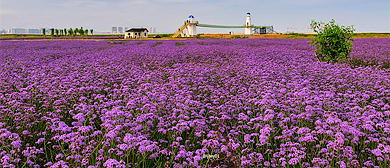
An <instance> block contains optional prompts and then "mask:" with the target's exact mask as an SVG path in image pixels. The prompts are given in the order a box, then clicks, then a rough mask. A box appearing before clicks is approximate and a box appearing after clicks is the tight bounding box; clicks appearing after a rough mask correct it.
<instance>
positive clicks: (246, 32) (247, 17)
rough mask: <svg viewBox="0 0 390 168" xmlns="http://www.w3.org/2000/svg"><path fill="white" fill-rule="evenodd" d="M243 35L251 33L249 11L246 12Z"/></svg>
mask: <svg viewBox="0 0 390 168" xmlns="http://www.w3.org/2000/svg"><path fill="white" fill-rule="evenodd" d="M245 26H246V28H245V35H251V34H252V24H251V13H249V12H248V13H246V23H245Z"/></svg>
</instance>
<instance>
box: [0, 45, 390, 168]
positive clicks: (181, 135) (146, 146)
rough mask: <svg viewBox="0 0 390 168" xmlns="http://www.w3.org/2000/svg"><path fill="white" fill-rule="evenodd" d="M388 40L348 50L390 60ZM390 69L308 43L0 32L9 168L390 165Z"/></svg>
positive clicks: (1, 140) (0, 145) (1, 139)
mask: <svg viewBox="0 0 390 168" xmlns="http://www.w3.org/2000/svg"><path fill="white" fill-rule="evenodd" d="M389 53H390V41H389V39H357V40H355V45H354V47H353V51H352V57H354V58H359V59H364V60H370V59H372V60H378V61H388V60H389V58H390V56H389ZM389 86H390V72H389V71H388V70H386V69H379V68H376V67H359V68H351V67H350V65H348V64H327V63H321V62H317V61H316V59H315V57H314V52H313V48H312V47H311V46H310V45H309V44H308V40H304V39H300V40H293V39H285V40H283V39H242V40H188V41H184V42H182V43H181V45H177V43H176V42H175V41H126V42H123V43H118V44H113V43H109V42H108V41H3V42H1V45H0V164H2V165H3V167H23V166H24V167H90V168H93V167H216V166H219V167H294V166H296V167H388V166H389V164H390V105H389V104H390V103H389V102H390V88H389Z"/></svg>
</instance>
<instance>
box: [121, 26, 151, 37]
mask: <svg viewBox="0 0 390 168" xmlns="http://www.w3.org/2000/svg"><path fill="white" fill-rule="evenodd" d="M148 33H149V31H148V29H147V28H131V29H130V30H126V32H125V39H140V38H147V37H148Z"/></svg>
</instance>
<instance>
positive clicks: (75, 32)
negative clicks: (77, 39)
mask: <svg viewBox="0 0 390 168" xmlns="http://www.w3.org/2000/svg"><path fill="white" fill-rule="evenodd" d="M89 33H90V34H91V35H93V29H89V30H88V29H83V27H81V28H75V29H72V28H69V29H66V28H64V29H54V28H51V29H50V36H53V37H55V36H57V37H58V36H84V35H86V36H88V34H89ZM42 34H43V35H44V36H46V29H45V28H43V29H42Z"/></svg>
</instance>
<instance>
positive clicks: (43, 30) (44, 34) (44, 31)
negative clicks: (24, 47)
mask: <svg viewBox="0 0 390 168" xmlns="http://www.w3.org/2000/svg"><path fill="white" fill-rule="evenodd" d="M42 34H43V36H46V29H45V28H43V29H42Z"/></svg>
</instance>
